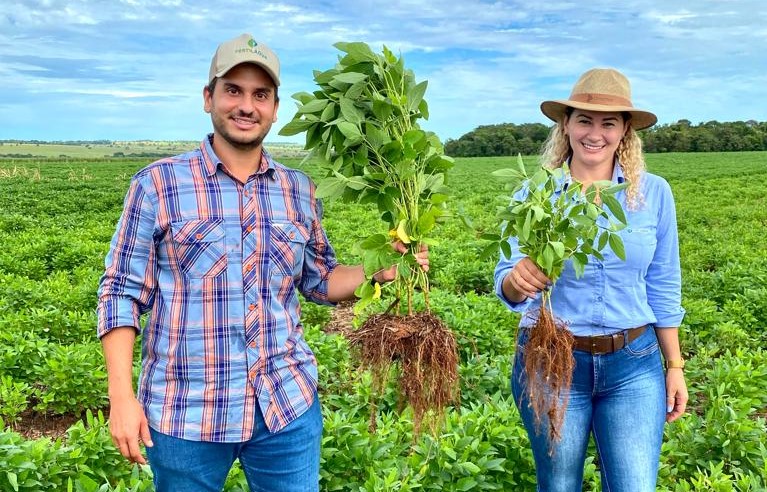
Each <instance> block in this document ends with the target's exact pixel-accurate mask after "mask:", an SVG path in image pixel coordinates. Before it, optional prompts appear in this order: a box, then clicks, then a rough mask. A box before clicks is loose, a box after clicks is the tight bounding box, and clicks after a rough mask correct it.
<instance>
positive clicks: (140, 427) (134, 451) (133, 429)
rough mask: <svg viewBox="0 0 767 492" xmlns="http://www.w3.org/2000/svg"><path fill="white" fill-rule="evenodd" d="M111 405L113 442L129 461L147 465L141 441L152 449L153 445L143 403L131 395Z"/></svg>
mask: <svg viewBox="0 0 767 492" xmlns="http://www.w3.org/2000/svg"><path fill="white" fill-rule="evenodd" d="M110 405H111V406H110V409H109V432H110V433H111V434H112V442H113V443H114V444H115V446H117V448H118V449H119V450H120V454H122V455H123V456H125V457H126V458H127V459H128V461H130V462H132V463H139V464H142V465H146V459H145V458H144V456H143V455H142V454H141V449H140V448H139V440H141V441H143V442H144V445H145V446H148V447H152V446H153V443H152V437H151V435H150V434H149V424H148V422H147V419H146V415H144V409H143V408H142V407H141V403H139V401H138V400H137V399H136V397H134V396H132V395H131V396H129V397H125V398H124V399H121V400H119V401H115V400H112V401H110Z"/></svg>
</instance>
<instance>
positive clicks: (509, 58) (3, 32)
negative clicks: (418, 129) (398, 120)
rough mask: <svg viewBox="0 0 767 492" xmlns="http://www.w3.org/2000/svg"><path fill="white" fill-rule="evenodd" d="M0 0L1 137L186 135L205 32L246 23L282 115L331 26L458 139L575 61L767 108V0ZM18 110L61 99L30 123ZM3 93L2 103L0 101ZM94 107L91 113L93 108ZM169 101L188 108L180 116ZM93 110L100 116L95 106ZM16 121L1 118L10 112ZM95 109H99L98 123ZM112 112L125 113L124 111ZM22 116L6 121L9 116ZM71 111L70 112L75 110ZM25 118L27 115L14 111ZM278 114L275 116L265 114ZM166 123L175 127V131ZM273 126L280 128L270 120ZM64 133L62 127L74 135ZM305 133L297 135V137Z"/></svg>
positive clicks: (669, 96)
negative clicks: (374, 55) (271, 62)
mask: <svg viewBox="0 0 767 492" xmlns="http://www.w3.org/2000/svg"><path fill="white" fill-rule="evenodd" d="M649 5H650V6H651V7H650V8H648V2H647V1H646V0H623V1H622V2H620V3H619V4H616V3H615V2H614V1H612V0H592V1H591V2H589V3H583V2H579V1H575V0H572V1H568V0H552V1H550V2H528V1H522V0H506V1H501V0H497V1H492V0H489V1H481V0H466V1H463V2H442V3H438V2H433V1H426V0H387V1H385V2H384V1H382V0H375V1H374V0H340V1H337V2H332V3H317V2H314V1H310V0H276V1H272V2H268V3H265V4H253V3H252V2H246V1H244V0H221V1H218V2H216V3H215V5H213V4H210V3H209V2H203V1H202V0H119V1H114V2H104V1H102V0H15V1H14V0H11V1H9V2H3V3H2V4H0V77H2V79H3V81H4V84H5V87H7V88H8V90H7V91H6V92H5V94H0V138H12V137H13V136H14V133H16V134H18V133H20V132H28V133H29V132H38V133H40V134H39V135H36V137H37V138H40V139H56V134H57V133H64V132H66V133H67V134H68V135H69V136H70V137H73V136H72V135H71V134H72V133H73V132H76V131H78V128H82V131H83V132H84V133H88V134H89V135H90V134H93V133H94V132H96V131H99V124H102V125H103V122H104V121H107V120H108V121H109V125H108V128H106V129H105V128H102V129H101V131H107V130H108V131H110V132H113V133H114V135H109V136H103V135H102V136H103V137H104V138H115V139H119V138H121V135H123V134H125V135H127V134H131V135H135V134H136V132H137V131H138V130H137V129H136V128H135V127H136V125H137V122H141V121H143V122H144V124H143V126H142V128H141V131H142V132H146V133H149V134H144V135H142V138H158V139H161V138H164V136H165V135H168V138H183V137H184V135H179V133H184V132H186V135H185V137H186V138H188V139H197V138H199V137H200V135H199V134H200V133H202V132H204V131H206V130H207V128H208V127H209V121H208V119H207V118H206V117H205V116H206V115H204V113H202V110H201V95H200V93H201V87H202V84H203V83H204V81H205V76H206V74H207V70H208V64H209V62H210V56H211V55H212V53H213V50H214V49H215V47H216V45H217V44H218V43H219V42H221V41H223V40H226V39H229V38H231V37H234V36H236V35H238V34H240V33H242V32H252V33H253V34H254V35H255V36H256V37H257V38H258V39H259V40H260V41H263V42H265V43H267V44H269V45H270V46H271V47H272V48H274V49H275V50H276V51H277V53H278V54H279V55H280V58H281V61H282V70H283V76H282V79H283V86H282V87H281V90H280V93H281V95H282V97H283V104H282V105H281V109H280V114H279V117H280V122H281V123H282V124H284V123H286V122H287V121H288V120H289V119H290V118H291V117H292V114H293V111H294V106H293V104H292V103H291V100H290V94H292V93H293V92H298V91H303V90H313V89H314V83H313V81H312V70H313V69H326V68H330V67H331V66H332V65H333V64H334V63H335V61H336V57H337V55H338V52H337V50H335V48H333V46H332V44H333V43H335V42H337V41H356V40H361V41H365V42H367V43H368V44H370V45H371V47H372V48H373V49H375V50H379V49H380V48H381V46H382V45H384V44H385V45H386V46H388V47H389V48H390V49H392V50H393V51H394V52H396V53H402V54H403V55H404V56H405V61H406V64H407V66H408V67H409V68H412V69H413V70H414V71H415V72H416V76H417V77H418V78H419V79H420V80H424V79H428V80H429V90H428V92H427V100H428V101H429V103H430V107H431V108H430V109H431V121H429V122H428V123H427V126H428V127H429V128H430V129H433V130H435V131H437V132H438V133H439V134H440V135H441V136H443V137H453V138H457V137H459V136H460V135H461V134H463V133H465V132H467V131H469V130H471V129H473V128H474V127H476V126H478V125H481V124H494V123H500V122H504V121H509V122H514V123H524V122H536V121H541V122H546V120H545V119H544V118H543V116H542V115H541V114H540V112H539V110H538V104H539V103H540V101H541V100H543V99H546V98H558V97H566V95H567V94H568V93H569V90H570V88H571V86H572V83H573V82H574V80H575V79H576V78H577V76H578V75H579V74H580V73H582V72H583V71H584V70H586V69H588V68H591V67H593V66H614V67H617V68H619V69H621V70H622V71H624V72H625V73H626V74H627V75H629V77H630V78H631V80H632V84H633V85H634V93H635V97H636V98H637V103H638V104H639V103H641V104H643V105H646V106H648V107H649V108H651V109H653V110H656V111H657V112H658V114H659V116H660V117H661V121H663V122H668V121H676V119H680V118H685V117H686V118H688V119H690V120H692V121H699V120H702V121H708V120H712V119H717V120H720V121H728V120H733V119H757V120H767V114H766V113H767V106H765V105H762V104H758V103H757V101H763V100H765V99H767V80H765V77H766V75H764V74H767V57H765V56H764V53H763V52H764V47H765V46H766V45H767V27H765V26H767V9H764V7H763V1H762V0H737V1H727V2H724V1H719V0H699V1H698V2H696V3H695V4H694V8H693V6H692V4H690V2H689V1H688V0H664V2H650V3H649ZM10 99H13V100H14V101H18V100H23V101H25V106H24V109H23V111H24V112H25V114H42V113H44V112H45V111H49V108H52V107H59V108H67V112H68V114H67V115H66V118H65V117H64V116H62V117H61V119H56V118H52V119H51V123H50V126H47V127H45V126H41V125H40V122H39V118H33V119H30V121H29V123H26V121H27V120H26V119H25V118H14V111H16V112H18V111H20V109H19V106H18V105H12V106H9V104H10V102H9V100H10ZM10 108H13V109H10ZM96 115H98V116H96ZM178 115H184V117H183V118H181V119H179V118H178ZM98 118H101V120H98ZM8 121H14V125H13V126H12V127H11V126H10V125H8V124H7V123H3V122H8ZM99 121H101V123H99ZM121 121H122V122H124V125H123V126H121V125H120V122H121ZM17 122H18V123H17ZM72 122H75V123H72ZM25 125H26V126H25ZM278 126H279V125H277V126H276V127H275V128H277V127H278ZM171 133H172V134H173V135H172V136H171ZM273 133H274V135H271V136H270V137H273V138H275V139H278V138H277V137H276V131H273ZM73 138H74V137H73ZM300 138H301V136H299V137H298V139H300Z"/></svg>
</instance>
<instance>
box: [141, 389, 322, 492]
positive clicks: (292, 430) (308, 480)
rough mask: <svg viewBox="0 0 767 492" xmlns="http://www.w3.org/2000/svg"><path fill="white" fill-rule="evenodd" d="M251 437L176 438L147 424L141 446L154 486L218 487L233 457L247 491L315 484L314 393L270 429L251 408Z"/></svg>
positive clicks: (164, 491) (317, 431)
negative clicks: (147, 439) (146, 443)
mask: <svg viewBox="0 0 767 492" xmlns="http://www.w3.org/2000/svg"><path fill="white" fill-rule="evenodd" d="M256 415H257V417H256V427H255V430H254V432H253V437H252V438H251V439H250V440H249V441H246V442H241V443H217V442H201V441H189V440H185V439H178V438H175V437H171V436H168V435H165V434H161V433H159V432H157V431H156V430H154V429H151V428H150V432H151V434H152V441H154V446H153V447H151V448H146V452H147V458H149V464H150V466H151V468H152V474H153V477H154V485H155V489H156V490H157V491H158V492H190V491H195V492H203V491H204V492H208V491H209V492H220V491H221V490H222V489H223V488H224V483H225V481H226V477H227V474H228V473H229V469H230V468H231V467H232V464H233V463H234V460H235V459H239V460H240V464H241V465H242V470H243V472H244V473H245V477H246V479H247V481H248V485H249V486H250V490H251V491H252V492H276V491H280V492H314V491H317V490H319V471H320V439H321V438H322V412H321V410H320V403H319V398H318V397H317V396H316V395H315V398H314V403H313V404H312V406H311V407H309V409H308V410H307V411H306V412H305V413H304V414H302V415H301V416H300V417H298V419H296V420H294V421H293V422H291V423H290V424H288V425H287V426H286V427H285V428H284V429H282V430H280V431H279V432H276V433H274V434H272V433H270V432H269V430H268V429H267V428H266V424H265V423H264V420H263V417H262V416H261V412H260V411H257V412H256Z"/></svg>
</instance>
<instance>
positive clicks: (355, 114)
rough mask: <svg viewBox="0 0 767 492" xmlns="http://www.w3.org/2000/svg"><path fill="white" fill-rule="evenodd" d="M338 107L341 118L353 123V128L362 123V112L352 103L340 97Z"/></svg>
mask: <svg viewBox="0 0 767 492" xmlns="http://www.w3.org/2000/svg"><path fill="white" fill-rule="evenodd" d="M339 105H340V106H341V116H343V118H344V119H345V120H346V121H348V122H349V123H354V125H355V126H356V125H359V124H360V123H362V121H363V120H364V117H363V115H362V112H361V111H359V110H358V109H357V108H356V107H355V106H354V101H352V100H351V99H347V98H345V97H342V98H341V99H340V101H339Z"/></svg>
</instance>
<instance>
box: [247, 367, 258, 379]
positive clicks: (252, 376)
mask: <svg viewBox="0 0 767 492" xmlns="http://www.w3.org/2000/svg"><path fill="white" fill-rule="evenodd" d="M248 376H249V377H250V379H256V370H255V369H253V370H252V371H250V372H249V373H248Z"/></svg>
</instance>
